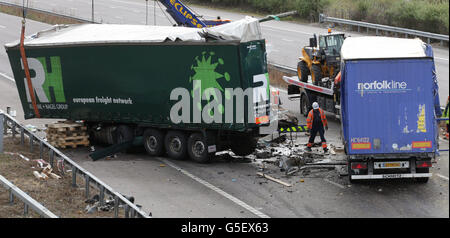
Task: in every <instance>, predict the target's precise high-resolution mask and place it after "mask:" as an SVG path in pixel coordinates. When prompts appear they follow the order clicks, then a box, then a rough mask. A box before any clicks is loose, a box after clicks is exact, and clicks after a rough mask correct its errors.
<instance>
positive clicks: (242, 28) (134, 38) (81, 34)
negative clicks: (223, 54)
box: [5, 17, 262, 48]
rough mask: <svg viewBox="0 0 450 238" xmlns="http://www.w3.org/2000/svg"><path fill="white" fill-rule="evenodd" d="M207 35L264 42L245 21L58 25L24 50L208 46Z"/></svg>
mask: <svg viewBox="0 0 450 238" xmlns="http://www.w3.org/2000/svg"><path fill="white" fill-rule="evenodd" d="M205 35H209V36H212V37H213V38H215V39H219V40H232V41H240V42H248V41H253V40H261V39H262V33H261V27H260V25H259V21H258V19H256V18H253V17H246V18H244V19H241V20H239V21H235V22H232V23H228V24H224V25H220V26H216V27H211V28H189V27H173V26H148V25H119V24H79V25H55V26H53V27H52V28H51V29H48V30H45V31H41V32H38V33H36V34H33V35H31V36H28V37H27V38H26V39H25V46H27V47H33V46H36V47H38V46H61V45H80V44H83V45H84V44H108V43H158V42H167V41H170V42H173V41H186V42H206V39H205ZM18 45H19V41H15V42H12V43H8V44H6V45H5V47H6V48H11V47H17V46H18Z"/></svg>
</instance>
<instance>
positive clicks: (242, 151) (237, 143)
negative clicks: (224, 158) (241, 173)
mask: <svg viewBox="0 0 450 238" xmlns="http://www.w3.org/2000/svg"><path fill="white" fill-rule="evenodd" d="M256 144H257V141H256V139H255V138H253V137H251V136H236V137H234V138H233V140H232V142H231V151H233V153H234V154H235V155H237V156H247V155H250V154H252V153H253V152H255V149H256Z"/></svg>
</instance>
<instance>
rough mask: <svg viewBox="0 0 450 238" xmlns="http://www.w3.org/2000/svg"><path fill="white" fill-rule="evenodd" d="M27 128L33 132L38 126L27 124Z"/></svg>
mask: <svg viewBox="0 0 450 238" xmlns="http://www.w3.org/2000/svg"><path fill="white" fill-rule="evenodd" d="M25 128H26V129H27V130H29V131H31V132H33V133H34V132H36V131H37V130H38V129H37V127H36V126H33V125H31V124H28V125H26V126H25Z"/></svg>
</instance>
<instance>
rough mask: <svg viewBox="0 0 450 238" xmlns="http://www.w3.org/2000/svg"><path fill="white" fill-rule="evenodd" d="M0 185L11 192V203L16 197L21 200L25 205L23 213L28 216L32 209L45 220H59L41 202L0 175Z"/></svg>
mask: <svg viewBox="0 0 450 238" xmlns="http://www.w3.org/2000/svg"><path fill="white" fill-rule="evenodd" d="M0 183H1V184H2V185H3V187H5V188H6V189H7V190H8V191H9V202H10V203H13V202H14V197H17V198H19V199H20V200H21V201H22V202H23V203H24V208H23V213H24V215H27V214H28V209H29V208H31V209H33V210H34V211H35V212H37V213H38V214H39V215H40V216H41V217H45V218H58V216H56V215H55V214H53V213H52V212H51V211H49V210H48V209H47V208H45V207H44V206H42V204H40V203H39V202H37V201H36V200H34V199H33V198H32V197H30V196H28V194H26V193H25V192H24V191H22V190H20V189H19V188H18V187H16V186H15V185H14V184H12V183H11V182H10V181H8V180H7V179H6V178H5V177H3V176H1V175H0Z"/></svg>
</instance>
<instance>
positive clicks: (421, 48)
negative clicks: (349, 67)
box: [341, 36, 427, 60]
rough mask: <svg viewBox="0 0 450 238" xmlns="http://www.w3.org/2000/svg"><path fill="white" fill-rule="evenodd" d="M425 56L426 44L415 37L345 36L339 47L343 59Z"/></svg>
mask: <svg viewBox="0 0 450 238" xmlns="http://www.w3.org/2000/svg"><path fill="white" fill-rule="evenodd" d="M426 56H427V55H426V44H425V43H424V42H423V41H422V40H420V39H417V38H416V39H402V38H393V37H382V36H364V37H347V38H346V39H345V41H344V44H343V45H342V48H341V57H342V59H343V60H352V59H387V58H422V57H426Z"/></svg>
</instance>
